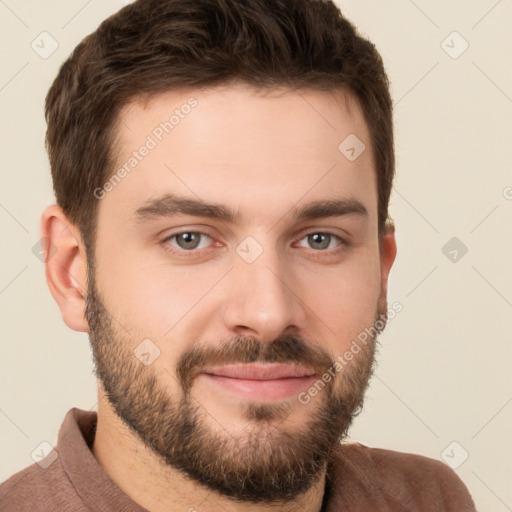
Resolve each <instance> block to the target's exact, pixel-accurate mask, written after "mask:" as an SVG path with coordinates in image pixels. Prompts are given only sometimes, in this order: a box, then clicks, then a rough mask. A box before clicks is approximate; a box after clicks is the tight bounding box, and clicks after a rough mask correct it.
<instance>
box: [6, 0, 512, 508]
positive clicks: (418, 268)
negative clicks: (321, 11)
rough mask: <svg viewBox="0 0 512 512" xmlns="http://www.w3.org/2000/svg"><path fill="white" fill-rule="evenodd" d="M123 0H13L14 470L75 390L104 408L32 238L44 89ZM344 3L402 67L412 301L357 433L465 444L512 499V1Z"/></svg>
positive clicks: (398, 112)
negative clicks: (36, 47)
mask: <svg viewBox="0 0 512 512" xmlns="http://www.w3.org/2000/svg"><path fill="white" fill-rule="evenodd" d="M124 3H126V2H124ZM124 3H123V2H121V1H114V0H109V1H104V0H103V1H99V0H93V1H88V2H87V1H86V0H80V1H78V0H51V1H45V2H39V1H35V0H30V1H29V0H25V1H18V2H13V1H10V2H1V3H0V34H1V36H0V37H1V40H2V45H1V50H0V51H1V57H2V66H1V70H0V109H1V116H0V130H1V134H0V150H1V151H0V168H1V186H0V226H1V232H2V250H1V251H0V255H1V256H0V257H1V259H0V325H1V333H2V334H1V357H0V434H1V435H0V481H3V480H4V479H6V478H7V477H8V476H10V475H11V474H13V473H14V472H16V471H18V470H20V469H22V468H24V467H25V466H27V465H29V464H32V463H33V462H34V461H33V460H32V458H31V453H32V451H33V450H34V449H35V448H36V446H38V445H39V444H40V443H41V442H42V441H48V442H49V443H50V444H55V443H56V441H57V432H58V429H59V427H60V424H61V422H62V420H63V418H64V415H65V413H66V412H67V411H68V410H69V409H70V408H71V407H75V406H76V407H80V408H82V409H95V408H96V385H95V379H94V377H93V375H92V360H91V354H90V351H89V347H88V339H87V335H86V334H84V333H76V332H74V331H71V330H70V329H69V328H67V327H66V326H65V324H64V323H63V321H62V319H61V315H60V311H59V309H58V307H57V305H56V303H55V302H54V300H53V298H52V297H51V295H50V293H49V291H48V288H47V285H46V280H45V276H44V265H43V263H42V262H41V261H40V260H39V259H38V258H37V257H36V256H35V255H34V253H33V252H32V249H33V247H34V245H35V244H36V243H37V242H38V240H39V238H40V235H39V221H40V214H41V212H42V210H43V208H44V207H45V206H46V205H47V204H50V203H52V202H54V197H53V192H52V184H51V177H50V169H49V164H48V159H47V155H46V153H45V149H44V135H45V122H44V116H43V107H44V98H45V95H46V93H47V91H48V88H49V87H50V84H51V82H52V81H53V79H54V78H55V76H56V73H57V71H58V68H59V66H60V65H61V63H62V62H63V61H64V60H65V59H66V58H67V56H68V55H69V53H70V52H71V51H72V49H73V48H74V47H75V46H76V45H77V44H78V42H79V41H80V40H81V39H82V38H83V37H85V36H86V35H87V34H89V33H90V32H92V31H93V30H94V29H95V28H96V27H97V25H98V24H99V23H100V22H101V21H102V20H103V19H104V18H105V17H106V16H107V15H109V14H111V13H113V12H115V11H116V10H117V9H118V8H120V7H121V6H122V5H124ZM338 4H339V5H340V7H341V9H342V11H343V12H344V14H346V15H347V17H348V18H349V19H351V20H352V21H353V22H354V23H355V24H356V25H357V26H358V27H359V30H360V31H361V32H362V33H363V34H364V35H366V36H367V37H369V38H370V39H371V40H372V41H373V42H374V43H375V44H376V46H377V48H378V50H379V51H380V52H381V54H382V56H383V58H384V61H385V65H386V68H387V70H388V74H389V77H390V80H391V83H392V94H393V98H394V101H395V127H396V128H395V129H396V155H397V175H396V181H395V189H394V192H393V194H392V197H391V203H390V212H391V215H392V217H393V218H394V220H395V224H396V237H397V244H398V256H397V259H396V261H395V264H394V267H393V270H392V273H391V277H390V279H391V282H390V290H389V296H388V299H389V303H390V304H392V303H393V302H394V301H399V302H400V303H401V304H402V306H403V311H401V312H400V313H399V314H398V315H397V316H396V318H394V319H393V320H392V321H391V322H390V323H389V324H388V326H387V328H386V330H385V332H384V333H383V335H382V336H381V338H380V340H381V348H380V354H379V356H378V360H379V365H378V369H377V372H376V375H375V377H374V379H373V381H372V384H371V387H370V389H369V392H368V395H367V399H366V402H365V408H364V411H363V412H362V414H361V415H360V416H358V418H357V419H356V421H355V423H354V426H353V428H352V430H351V439H352V440H355V441H359V442H362V443H364V444H366V445H369V446H376V447H383V448H390V449H394V450H399V451H405V452H414V453H421V454H424V455H427V456H430V457H433V458H436V459H440V458H441V454H443V453H444V454H445V459H446V458H447V457H448V458H449V459H450V460H449V461H450V462H451V463H452V464H455V463H456V462H460V461H461V460H462V459H463V458H464V456H465V453H466V452H467V454H468V458H467V460H465V461H464V462H463V463H462V464H461V465H460V466H459V467H458V469H457V470H456V471H457V473H458V474H459V475H460V476H461V478H462V479H463V481H464V482H465V483H466V485H467V486H468V488H469V490H470V492H471V493H472V495H473V497H474V499H475V501H476V504H477V507H478V509H479V510H480V511H484V512H485V511H493V512H494V511H501V510H512V486H511V485H510V482H511V481H512V462H511V461H512V441H511V426H512V376H511V371H510V366H511V360H512V343H511V334H510V333H511V332H512V331H511V328H512V265H511V262H512V243H511V238H512V236H511V234H512V144H511V140H512V139H511V134H512V99H511V98H512V74H511V73H510V58H509V55H510V51H511V48H512V31H510V20H511V19H512V3H511V2H510V1H507V0H505V1H496V0H489V1H488V0H485V1H484V0H482V1H450V2H427V1H426V0H421V1H420V0H416V1H414V2H413V1H412V0H409V1H406V0H388V1H386V2H383V1H381V0H374V1H362V0H349V1H343V0H339V2H338ZM44 31H45V32H48V33H49V34H51V37H52V38H53V39H54V40H56V41H57V43H58V48H57V49H56V51H54V53H52V54H51V55H49V56H46V55H44V56H45V57H47V58H42V57H41V56H40V55H39V54H38V53H36V51H34V50H33V48H32V47H31V44H32V41H34V40H35V41H36V44H39V50H38V51H39V52H40V53H41V52H42V53H44V51H47V52H49V51H50V49H51V41H50V39H49V38H48V36H46V35H44V36H40V34H41V32H44ZM454 31H456V32H458V33H459V34H460V36H458V35H453V34H452V33H453V32H454ZM42 37H43V38H46V39H45V40H44V41H45V42H44V43H41V42H40V41H41V38H42ZM443 41H445V42H444V43H443ZM464 41H466V42H467V44H468V45H469V46H468V48H467V50H466V51H465V52H464V53H462V54H461V55H460V56H457V55H458V53H460V52H461V50H462V49H463V48H464V46H465V43H464ZM38 42H39V43H38ZM43 47H44V48H43ZM449 54H451V55H449ZM454 57H457V58H454ZM453 237H456V240H452V238H453ZM450 240H451V242H449V241H450ZM447 243H448V244H449V245H448V246H445V244H447ZM464 247H465V248H466V249H467V252H466V253H465V254H463V251H464ZM454 250H455V251H457V253H456V254H455V253H454V252H453V251H454ZM450 252H451V254H450ZM455 257H456V258H455ZM450 258H455V259H456V261H452V260H451V259H450ZM454 441H456V443H457V444H451V443H453V442H454ZM447 447H448V448H447Z"/></svg>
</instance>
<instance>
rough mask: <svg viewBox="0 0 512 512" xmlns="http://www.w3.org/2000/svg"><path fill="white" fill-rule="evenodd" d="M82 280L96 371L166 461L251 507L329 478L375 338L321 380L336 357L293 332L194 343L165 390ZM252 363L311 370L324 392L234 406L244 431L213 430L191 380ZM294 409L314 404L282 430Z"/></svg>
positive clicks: (357, 403) (115, 404) (290, 496)
mask: <svg viewBox="0 0 512 512" xmlns="http://www.w3.org/2000/svg"><path fill="white" fill-rule="evenodd" d="M89 269H91V267H89ZM88 279H89V280H88V283H89V287H88V294H87V299H86V312H85V315H86V318H87V321H88V323H89V338H90V343H91V348H92V352H93V359H94V374H95V375H96V377H97V378H98V379H99V381H100V382H101V384H102V386H103V389H104V390H105V394H106V397H107V399H108V401H109V402H110V404H111V406H112V408H113V410H114V411H115V413H116V414H117V416H118V417H119V418H120V419H121V420H122V421H123V422H124V423H125V424H126V425H127V426H128V427H129V428H130V429H131V430H132V431H133V432H134V433H135V435H136V436H137V437H138V438H139V439H140V440H141V441H142V442H143V443H144V444H145V445H146V446H147V447H148V448H150V450H151V451H152V452H153V453H154V454H156V455H157V457H159V458H160V459H161V460H162V461H163V463H164V464H165V465H167V466H169V467H172V468H174V469H175V470H178V471H180V472H183V473H184V474H186V475H188V476H189V477H190V478H191V479H192V480H194V481H196V482H198V483H200V484H202V485H204V486H205V487H206V488H208V489H209V490H213V491H216V492H217V493H219V494H221V495H223V496H226V497H228V498H231V499H234V500H237V501H242V502H252V503H268V504H270V503H276V504H277V503H281V502H283V503H284V502H289V501H293V500H295V499H297V498H298V497H299V496H300V495H301V494H303V493H305V492H306V491H308V490H309V489H310V488H311V487H312V486H313V485H314V484H315V483H317V482H318V481H319V479H320V478H321V477H322V476H323V475H324V473H325V472H326V471H327V478H328V475H329V467H330V464H332V463H334V460H335V457H334V456H335V454H336V451H337V448H339V444H340V441H341V440H342V439H344V437H345V436H346V435H347V433H348V429H349V427H350V425H351V423H352V420H353V418H354V417H355V415H356V414H358V413H359V412H360V410H361V406H362V403H363V399H364V394H365V391H366V388H367V386H368V382H369V380H370V378H371V375H372V373H373V369H374V361H375V346H376V341H377V340H376V338H377V336H376V335H375V336H373V337H369V341H368V342H367V343H365V344H364V347H363V348H361V350H360V351H359V352H358V353H357V355H356V356H355V357H354V358H353V359H352V361H351V363H350V364H347V365H346V366H344V367H343V369H342V370H341V371H340V372H339V373H338V374H336V375H335V377H334V378H332V379H331V380H330V381H329V382H327V383H325V382H324V381H321V377H322V376H325V375H326V373H327V372H328V370H329V369H331V375H332V368H333V367H334V361H335V359H334V357H332V356H331V355H330V354H329V353H328V352H327V351H326V350H325V349H323V348H321V347H319V346H318V345H314V344H312V343H310V342H306V341H305V340H304V339H303V338H302V337H301V336H300V335H298V334H283V335H282V336H280V337H279V338H277V339H275V340H273V341H272V342H269V343H262V342H261V341H259V340H257V339H254V338H250V337H240V336H237V337H234V338H233V339H231V340H230V341H229V342H227V343H225V344H223V345H221V346H219V345H218V344H215V343H210V344H200V343H196V344H194V345H192V346H191V347H190V348H188V349H187V350H185V351H184V352H182V354H181V355H180V356H179V359H178V362H177V364H176V367H175V368H174V369H172V368H171V369H169V370H174V373H173V372H172V371H169V370H167V369H165V368H164V370H165V371H166V372H167V373H169V376H170V377H171V378H172V377H174V381H175V382H176V383H178V384H179V386H178V387H177V390H178V391H177V392H176V393H177V394H176V395H174V396H171V394H170V393H168V392H167V386H166V385H165V384H164V383H163V382H161V379H160V380H159V379H158V378H157V376H158V371H157V370H155V366H156V365H153V366H144V365H143V364H142V363H141V362H140V361H139V360H138V359H137V358H136V357H135V356H134V353H133V349H134V347H135V346H136V344H137V341H136V340H134V339H130V337H129V336H128V335H127V334H126V333H125V332H120V330H119V329H118V330H116V329H115V328H114V322H113V317H112V316H111V315H110V314H109V312H108V311H107V309H106V308H105V306H104V303H103V301H102V299H101V297H100V294H99V292H98V290H97V289H96V286H95V283H94V274H93V271H92V270H91V271H90V274H89V275H88ZM386 307H387V304H386V301H385V299H384V300H382V298H381V299H379V303H378V305H377V307H376V309H377V311H376V315H375V318H376V319H377V318H379V317H380V318H381V319H382V318H383V315H384V317H386V316H385V311H386ZM381 323H382V321H381ZM382 329H383V328H382ZM382 329H380V330H378V332H380V331H381V330H382ZM256 361H258V362H269V363H270V362H274V363H296V364H299V365H304V366H307V367H310V368H313V369H314V370H315V376H316V377H317V378H318V380H317V381H316V382H320V381H321V383H322V387H323V389H322V390H321V391H319V392H318V396H316V397H314V398H312V399H311V401H310V402H309V403H308V404H307V405H304V402H301V404H302V405H297V401H295V402H294V406H293V405H292V403H291V402H290V401H289V400H286V401H279V402H275V403H256V402H252V401H249V400H246V401H244V403H243V405H239V406H238V407H239V408H240V417H241V419H243V420H244V421H245V422H246V424H247V425H248V426H249V427H250V428H246V430H245V432H244V433H243V434H237V435H235V434H232V433H230V432H229V425H225V426H224V425H222V418H221V419H219V418H213V419H214V423H215V427H214V428H213V427H212V426H210V425H209V423H208V422H207V421H206V420H207V419H208V415H209V413H208V411H207V408H205V407H204V406H203V405H202V404H201V403H200V401H198V400H196V399H195V398H194V397H193V396H192V389H193V384H194V379H195V377H197V376H198V375H199V374H200V373H201V371H202V370H203V369H205V368H206V367H207V366H214V365H219V364H233V363H251V362H256ZM160 375H164V372H162V371H160ZM294 407H295V409H294ZM297 407H308V408H309V409H310V411H309V412H308V414H307V418H308V419H307V421H305V422H304V423H303V424H301V425H300V426H297V425H296V426H294V427H293V426H292V427H291V428H285V427H286V419H287V417H288V416H290V415H292V416H293V413H294V410H296V408H297ZM210 416H211V415H210ZM210 423H211V422H210ZM218 426H220V427H221V428H217V427H218ZM327 484H329V480H327Z"/></svg>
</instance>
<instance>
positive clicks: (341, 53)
mask: <svg viewBox="0 0 512 512" xmlns="http://www.w3.org/2000/svg"><path fill="white" fill-rule="evenodd" d="M391 104H392V103H391V98H390V95H389V90H388V82H387V77H386V73H385V71H384V68H383V65H382V61H381V59H380V57H379V55H378V53H377V51H376V50H375V48H374V47H373V45H372V44H370V43H369V42H368V41H366V40H365V39H363V38H361V37H360V36H359V35H358V34H357V33H356V31H355V29H354V28H353V26H352V25H351V24H350V23H349V22H348V21H347V20H345V19H344V18H343V17H342V15H341V13H340V12H339V10H338V9H337V8H336V7H335V5H334V4H333V3H330V2H326V1H318V0H294V1H292V2H280V1H277V0H250V1H244V2H242V1H236V0H179V1H178V0H138V1H137V2H135V3H133V4H131V5H128V6H127V7H125V8H123V9H122V10H120V11H119V12H118V13H117V14H115V15H114V16H112V17H111V18H109V19H107V20H106V21H105V22H104V23H103V24H102V25H101V26H100V27H99V28H98V29H97V30H96V31H95V32H94V33H93V34H91V35H89V36H88V37H87V38H85V39H84V40H83V41H82V42H81V43H80V44H79V45H78V47H77V48H76V49H75V51H74V52H73V54H72V55H71V56H70V58H69V59H68V60H67V61H66V62H65V63H64V65H63V66H62V68H61V70H60V72H59V74H58V76H57V78H56V80H55V82H54V84H53V85H52V87H51V89H50V91H49V93H48V96H47V101H46V118H47V123H48V131H47V148H48V152H49V156H50V162H51V167H52V176H53V182H54V189H55V194H56V199H57V204H56V205H51V206H49V207H48V208H47V209H46V210H45V211H44V213H43V215H42V221H41V231H42V236H43V240H45V241H46V244H47V257H46V277H47V281H48V285H49V288H50V291H51V293H52V295H53V297H54V298H55V300H56V301H57V303H58V304H59V307H60V309H61V311H62V317H63V320H64V322H65V323H66V324H67V325H68V326H69V327H70V328H71V329H74V330H77V331H83V332H88V333H89V336H90V341H91V346H92V350H93V357H94V363H95V374H96V376H97V378H98V412H97V414H96V413H95V412H90V411H82V410H80V409H77V408H73V409H71V410H70V411H69V412H68V414H67V415H66V417H65V419H64V422H63V424H62V427H61V429H60V432H59V438H58V443H57V447H56V449H55V450H54V451H53V452H52V453H50V454H49V455H48V457H47V458H46V463H42V464H41V463H40V464H34V465H33V466H30V467H28V468H26V469H24V470H23V471H21V472H19V473H17V474H15V475H14V476H12V477H11V478H10V479H8V480H7V481H6V482H4V484H2V486H1V498H2V507H3V508H2V509H5V510H31V511H38V510H45V511H46V510H77V511H78V510H122V511H142V510H151V511H170V512H174V511H187V510H188V511H210V512H216V511H221V510H222V511H256V510H257V511H270V510H272V511H275V510H279V511H306V512H318V511H329V512H333V511H338V510H350V511H367V510H371V511H374V510H379V511H384V510H390V511H391V510H393V511H398V510H408V511H420V510H421V511H424V510H426V511H436V512H439V511H445V510H450V511H457V512H461V511H474V510H475V509H474V505H473V502H472V499H471V497H470V495H469V493H468V491H467V489H466V487H465V486H464V484H463V483H462V482H461V481H460V480H459V478H458V477H457V476H456V474H455V473H454V472H453V471H452V470H451V469H449V468H448V466H445V465H444V464H442V463H441V462H438V461H434V460H431V459H427V458H425V457H422V456H418V455H409V454H402V453H397V452H392V451H388V450H381V449H374V448H368V447H366V446H363V445H361V444H349V443H340V441H342V440H343V439H344V437H345V436H346V434H347V432H348V429H349V427H350V425H351V422H352V419H353V417H354V415H355V414H356V413H357V411H358V410H359V409H360V407H361V406H362V403H363V396H364V393H365V390H366V387H367V384H368V381H369V379H370V377H371V374H372V370H373V366H374V356H375V348H376V342H377V335H378V333H379V332H380V331H382V329H383V328H384V326H385V323H386V319H387V318H388V315H389V312H390V311H391V308H390V309H389V310H388V304H387V281H388V276H389V272H390V269H391V267H392V264H393V261H394V259H395V256H396V243H395V238H394V227H393V224H392V222H391V221H390V220H389V218H388V202H389V196H390V192H391V187H392V181H393V174H394V152H393V126H392V112H391ZM364 333H370V335H368V334H366V335H363V334H364Z"/></svg>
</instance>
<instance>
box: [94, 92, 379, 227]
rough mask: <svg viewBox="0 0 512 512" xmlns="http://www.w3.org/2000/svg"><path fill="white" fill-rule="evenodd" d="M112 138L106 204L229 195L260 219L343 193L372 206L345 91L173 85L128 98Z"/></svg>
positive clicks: (365, 139) (370, 183)
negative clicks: (111, 180)
mask: <svg viewBox="0 0 512 512" xmlns="http://www.w3.org/2000/svg"><path fill="white" fill-rule="evenodd" d="M116 138H117V140H116V149H117V151H116V153H117V154H116V162H115V167H114V174H115V173H116V172H117V173H118V174H122V177H121V179H116V180H115V183H112V185H113V186H111V187H109V192H108V194H107V195H106V197H105V200H104V201H102V204H101V206H100V208H101V209H103V210H106V209H107V205H110V206H113V205H114V204H115V205H117V206H116V209H118V208H119V206H121V208H123V207H126V208H130V209H131V213H133V212H134V211H135V210H136V209H137V208H139V207H140V206H141V205H142V204H143V203H144V202H145V201H147V200H148V199H150V198H154V197H157V196H159V195H163V194H164V193H174V194H180V195H182V196H188V197H194V198H196V199H198V198H199V199H202V200H208V201H209V202H211V201H212V200H213V202H216V203H219V204H227V203H231V205H232V206H233V208H236V209H237V210H239V211H244V210H247V211H246V213H247V214H248V217H249V218H250V217H251V214H252V213H255V214H256V210H257V216H258V217H259V218H260V219H261V218H262V217H263V215H264V214H265V213H268V214H276V215H277V214H279V212H278V210H279V208H281V209H285V208H288V207H289V204H290V203H293V204H297V203H298V202H300V201H301V200H304V201H305V200H307V199H326V198H327V199H333V198H341V197H349V196H350V197H354V196H357V198H358V199H359V200H361V202H366V207H367V209H368V210H369V213H370V214H373V213H374V210H375V211H376V197H377V195H376V180H375V166H374V162H373V155H372V148H371V145H370V136H369V131H368V128H367V125H366V122H365V120H364V117H363V114H362V111H361V109H360V107H359V105H358V102H357V101H356V100H355V98H354V96H352V95H351V94H350V93H347V92H346V91H336V92H324V91H315V90H301V91H289V90H286V89H271V90H259V91H257V90H255V89H254V88H251V87H249V86H245V85H229V86H219V87H210V88H203V89H186V90H173V91H169V92H165V93H159V94H157V95H153V96H152V97H150V98H137V99H135V100H133V101H131V102H130V103H128V104H127V105H126V106H125V107H124V108H123V109H122V111H121V112H120V115H119V120H118V123H117V127H116ZM346 141H348V142H346ZM347 144H348V146H351V147H345V146H347ZM362 148H364V149H362ZM347 149H349V150H351V149H354V150H355V151H356V152H357V153H359V152H360V151H362V152H361V154H360V155H359V156H358V157H357V158H355V159H354V158H348V157H351V156H352V157H353V153H354V151H352V153H349V154H348V155H347V153H344V151H346V150H347ZM356 156H357V154H356ZM121 169H124V172H121V173H119V172H118V171H119V170H121ZM280 201H281V204H280ZM372 203H375V204H372ZM262 205H264V206H265V211H264V212H261V207H262ZM252 210H254V211H252ZM112 213H113V214H115V212H114V211H113V212H112ZM125 213H128V212H125ZM253 218H256V217H253Z"/></svg>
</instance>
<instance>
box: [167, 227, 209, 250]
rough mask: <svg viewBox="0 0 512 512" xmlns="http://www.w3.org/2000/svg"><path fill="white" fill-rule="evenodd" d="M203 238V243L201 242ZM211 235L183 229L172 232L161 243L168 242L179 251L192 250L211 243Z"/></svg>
mask: <svg viewBox="0 0 512 512" xmlns="http://www.w3.org/2000/svg"><path fill="white" fill-rule="evenodd" d="M201 239H203V243H201ZM211 240H212V239H211V237H210V236H208V235H207V234H206V233H201V232H200V231H183V232H181V233H174V234H173V235H170V236H168V237H167V238H165V239H164V240H163V243H164V244H166V243H169V244H170V245H171V246H172V247H173V248H177V249H179V250H181V251H187V252H190V251H193V250H195V249H204V248H205V247H208V245H209V244H210V243H211Z"/></svg>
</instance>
